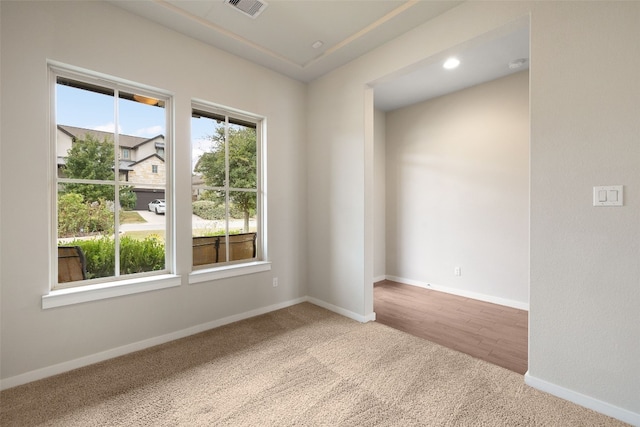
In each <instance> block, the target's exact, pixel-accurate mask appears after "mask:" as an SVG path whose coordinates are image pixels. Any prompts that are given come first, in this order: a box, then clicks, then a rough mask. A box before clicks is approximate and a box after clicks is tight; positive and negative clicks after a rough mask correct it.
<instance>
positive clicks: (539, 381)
mask: <svg viewBox="0 0 640 427" xmlns="http://www.w3.org/2000/svg"><path fill="white" fill-rule="evenodd" d="M116 3H117V2H108V1H97V2H48V1H42V2H35V1H31V2H0V19H1V24H2V25H1V26H0V27H1V30H0V42H1V45H2V49H1V55H2V57H1V67H2V68H1V74H0V79H1V91H2V96H1V97H0V99H1V101H0V102H1V111H2V126H1V138H2V142H1V143H2V146H1V159H0V161H1V168H0V174H1V175H0V180H1V185H2V195H1V213H0V221H1V233H2V239H1V254H2V260H1V275H2V277H1V286H2V301H1V304H2V305H1V318H2V322H1V326H0V328H1V340H2V342H1V346H0V351H1V353H0V358H1V364H0V378H1V380H2V383H1V386H2V387H10V386H12V385H17V384H22V383H25V382H28V381H32V380H35V379H38V378H42V377H44V376H48V375H52V374H56V373H59V372H63V371H65V370H69V369H73V368H76V367H78V366H83V365H86V364H88V363H92V362H95V361H99V360H103V359H105V358H109V357H114V356H116V355H118V354H123V353H126V352H129V351H134V350H137V349H140V348H143V347H145V346H148V345H152V344H155V343H161V342H165V341H167V340H169V339H174V338H175V337H178V336H183V335H186V334H188V333H192V332H193V331H196V330H203V329H206V328H208V327H213V326H215V325H219V324H223V323H225V322H228V321H230V320H232V319H238V318H242V317H246V316H250V315H255V314H256V313H260V312H265V311H270V310H274V309H276V308H279V307H284V306H287V305H289V304H294V303H296V302H298V301H305V300H306V301H311V302H314V303H316V304H319V305H322V306H324V307H327V308H330V309H332V310H335V311H337V312H339V313H342V314H344V315H347V316H350V317H352V318H354V319H358V320H361V321H371V320H373V319H374V318H375V313H374V311H373V282H374V277H377V276H378V275H380V274H383V275H386V274H394V273H388V272H387V271H386V265H385V262H386V261H385V257H384V256H383V257H381V258H380V259H381V260H380V259H379V258H377V257H376V251H377V250H379V248H381V247H383V242H385V241H386V247H387V250H386V252H387V253H390V252H392V251H396V253H403V251H405V246H404V243H403V241H402V240H400V239H397V237H396V235H395V234H394V232H393V230H394V226H395V224H389V223H386V227H384V228H385V230H384V231H383V232H382V233H381V232H379V231H378V229H377V228H376V227H375V225H376V224H379V223H380V222H381V223H382V224H385V220H384V218H383V217H382V215H383V214H384V211H385V209H384V205H383V209H382V210H380V209H377V208H376V207H377V206H378V205H376V201H377V200H378V199H377V197H379V195H380V194H381V193H382V191H381V190H382V189H381V188H380V187H379V186H376V185H374V182H376V177H379V176H380V174H382V173H384V170H385V166H384V164H385V162H384V161H382V162H380V163H378V162H377V160H378V157H377V156H379V155H380V154H384V152H380V151H379V150H374V149H373V147H374V140H375V139H377V138H378V139H381V140H382V141H384V142H385V144H387V145H389V144H392V143H393V139H392V137H393V135H389V134H388V133H382V134H380V132H378V133H376V131H375V130H376V129H379V130H380V129H384V124H385V123H384V121H385V119H386V114H387V113H385V112H383V111H379V110H376V109H375V86H376V84H379V83H380V82H383V81H386V80H389V79H392V78H394V77H397V76H398V75H401V74H404V73H406V72H408V71H410V70H412V69H414V68H415V67H417V66H419V65H421V64H424V63H430V62H433V61H435V60H436V59H440V58H442V57H443V56H445V55H447V54H449V53H452V52H454V51H455V50H456V49H457V48H458V47H459V46H464V45H465V44H468V43H470V41H472V40H475V39H477V38H483V37H486V36H487V34H490V33H492V32H494V31H496V30H497V29H500V28H504V27H505V26H509V25H513V23H514V22H519V21H520V20H523V19H524V20H525V21H526V22H527V23H528V25H529V26H530V27H529V28H530V54H531V68H530V76H529V79H528V80H529V81H528V83H529V88H528V94H529V117H530V120H529V124H528V128H529V150H528V154H529V159H528V162H527V163H528V165H529V172H528V180H527V181H528V189H529V191H528V194H527V195H526V198H527V199H528V201H529V203H528V208H527V209H526V210H525V212H524V213H523V215H524V216H526V218H527V222H528V233H526V237H525V238H526V239H527V242H526V243H525V244H526V247H527V263H526V265H525V266H523V267H522V268H524V274H523V277H525V282H524V283H514V284H513V285H514V286H520V287H524V289H525V292H524V295H526V296H527V297H528V298H527V300H526V301H522V302H524V303H526V304H527V305H528V307H529V322H530V327H529V371H528V373H527V375H526V376H525V378H524V379H523V381H526V382H527V383H528V384H530V385H532V386H534V387H537V388H540V389H542V390H545V391H548V392H552V393H554V394H557V395H559V396H562V397H563V398H565V399H570V400H573V401H576V402H578V403H581V404H582V405H585V406H588V407H591V408H593V409H596V410H598V411H600V412H604V413H608V414H610V415H613V416H615V417H618V418H620V419H624V420H626V421H628V422H631V423H632V424H637V425H640V398H639V396H640V310H639V309H638V308H639V307H640V286H639V283H640V262H639V260H640V221H639V220H638V219H639V218H640V168H639V167H638V161H639V159H640V139H639V138H640V137H639V135H640V79H638V75H637V74H638V69H640V2H637V1H629V2H616V1H593V2H591V1H585V2H582V1H578V2H539V1H513V2H503V1H482V2H476V1H467V2H461V3H456V4H455V7H452V8H450V9H449V10H446V11H444V12H443V13H441V14H439V15H437V16H435V17H433V18H432V19H429V20H427V21H426V22H423V23H420V24H419V25H416V26H415V27H413V28H412V29H410V30H408V31H407V32H405V33H404V34H401V35H399V36H398V37H396V38H395V39H393V40H391V41H389V42H387V43H385V44H384V45H381V46H379V47H377V48H374V49H372V50H370V51H369V52H367V53H366V54H363V55H362V56H360V57H359V58H357V59H355V60H353V61H351V62H349V63H347V64H344V65H343V66H341V67H339V68H336V69H332V70H326V72H324V73H321V74H320V75H318V76H315V77H313V78H311V79H309V80H306V81H305V80H299V79H294V78H292V77H290V76H287V75H284V74H283V73H281V72H279V71H275V70H273V69H269V68H267V67H265V66H264V65H258V64H255V63H252V62H251V61H249V60H247V59H241V58H240V57H238V56H235V55H232V54H230V53H228V52H226V51H223V50H221V49H218V48H214V47H212V46H210V45H208V44H206V43H203V42H202V41H200V40H196V39H193V38H190V37H187V36H185V35H182V34H180V33H178V32H176V31H173V30H170V29H168V28H165V27H164V26H163V25H160V24H158V23H155V22H152V21H149V20H146V19H144V18H141V17H140V16H138V15H137V14H134V13H131V12H129V11H126V10H123V8H122V7H118V6H117V5H116ZM131 3H132V7H137V6H139V4H141V3H145V2H131ZM133 3H135V4H133ZM280 3H286V2H280ZM417 3H422V2H417ZM267 12H268V11H267ZM234 13H235V12H234ZM262 16H267V14H266V13H265V14H263V15H262ZM114 28H117V31H114ZM327 31H329V32H330V31H331V30H330V29H328V30H327ZM295 38H296V34H291V35H288V40H293V39H295ZM231 42H232V43H239V41H238V40H230V43H231ZM337 52H338V53H339V52H340V50H339V49H338V50H337ZM259 55H266V54H265V53H264V52H261V53H259ZM271 59H273V58H271ZM48 61H49V62H50V63H62V64H68V65H70V66H73V67H77V68H78V69H84V70H90V71H93V72H96V73H102V74H106V75H109V76H116V77H118V78H120V79H123V80H125V81H131V82H139V83H141V84H144V85H149V86H151V87H153V88H159V89H162V90H164V91H166V92H165V93H170V94H172V97H173V99H174V101H175V103H174V107H173V117H174V121H175V127H174V128H173V130H172V133H173V134H174V135H175V140H174V141H173V148H172V153H174V152H175V156H173V157H172V158H173V160H174V162H172V167H173V168H174V169H175V178H174V181H173V182H172V183H171V184H170V185H171V186H172V187H171V188H172V191H174V193H173V195H174V196H175V197H174V198H173V199H172V205H171V206H170V208H171V209H173V218H174V219H175V221H174V222H175V235H174V240H173V243H174V246H175V247H176V250H175V259H173V260H172V263H173V265H174V267H175V268H174V270H173V271H174V272H175V273H176V276H177V277H178V279H177V282H178V283H177V284H175V286H171V287H166V288H164V289H159V290H153V291H147V292H136V293H131V294H128V295H122V296H120V297H118V298H106V299H102V300H96V301H93V302H91V303H79V304H72V305H68V306H64V307H58V308H55V309H43V308H42V298H43V296H46V295H48V294H49V293H50V282H51V270H50V268H49V266H50V264H51V257H50V255H51V247H50V245H47V243H46V242H47V241H49V239H50V233H51V212H50V209H49V208H48V205H49V203H48V200H51V182H52V179H51V176H50V174H51V173H53V172H54V171H51V167H50V165H51V161H50V159H51V157H50V156H49V153H48V152H49V149H50V148H49V147H51V145H50V138H49V136H50V134H51V127H50V124H49V123H50V122H49V105H48V103H47V101H46V100H47V99H48V96H49V94H50V93H51V82H50V81H49V79H48V78H47V62H48ZM274 68H275V67H274ZM43 100H44V101H43ZM192 100H206V101H208V102H211V103H215V104H218V105H222V106H228V107H231V108H233V109H234V110H237V111H247V112H251V113H253V114H256V115H260V116H262V117H267V118H268V127H267V135H268V140H267V145H266V151H265V159H266V162H267V165H266V166H267V167H266V178H267V181H266V182H267V189H268V191H267V192H266V195H267V197H268V198H267V200H266V205H265V210H266V212H267V213H268V216H267V217H266V227H267V233H268V235H269V237H270V238H269V239H268V261H269V263H268V269H267V270H265V271H260V272H254V273H253V274H246V275H236V276H233V277H221V278H217V279H211V280H203V281H201V282H198V283H194V284H193V285H187V283H188V282H189V280H190V278H191V276H192V274H191V273H190V272H191V270H192V264H191V256H190V248H191V235H190V226H189V220H188V218H190V216H191V199H192V193H191V179H190V178H191V152H190V147H189V143H188V141H189V138H190V132H189V120H190V117H191V112H192V105H191V101H192ZM396 123H397V122H396ZM394 126H395V125H394ZM429 137H434V135H430V136H429ZM385 139H386V141H385ZM383 146H384V145H383ZM498 155H499V153H496V156H498ZM383 157H384V156H383ZM136 159H138V158H136ZM403 159H404V161H405V162H406V164H412V165H413V166H415V167H416V168H418V167H421V166H422V167H425V166H424V165H425V164H426V162H428V161H429V160H430V158H428V157H415V156H414V157H412V156H408V157H403ZM138 160H139V159H138ZM505 161H507V162H508V158H506V159H505ZM421 162H422V163H421ZM468 165H469V167H471V166H474V167H480V166H481V165H474V164H473V163H468ZM598 185H624V206H622V207H595V206H593V187H594V186H598ZM401 196H407V194H406V193H396V192H393V193H390V194H387V195H386V196H385V197H401ZM416 197H423V198H427V197H429V195H428V194H417V195H416ZM399 209H402V207H400V208H399ZM493 213H494V215H493V217H494V218H496V219H497V220H498V221H499V219H500V218H501V216H502V215H503V214H504V210H503V209H502V206H501V205H500V204H495V208H494V211H493ZM396 214H397V212H396V213H394V215H396ZM467 214H469V215H473V212H467ZM465 232H466V230H464V229H459V230H457V233H459V234H462V235H464V234H465ZM416 234H417V233H416ZM459 237H460V235H456V238H459ZM507 237H508V236H507ZM491 238H492V236H491V234H486V235H480V234H474V235H472V236H470V237H469V240H468V241H467V243H468V244H469V245H472V246H474V247H475V248H478V249H477V250H476V251H473V253H472V255H471V256H475V257H482V256H484V255H486V253H488V252H491V250H490V248H487V247H486V246H484V245H485V243H486V242H487V241H490V240H491ZM455 249H456V248H452V251H454V252H455ZM473 254H475V255H473ZM477 259H478V258H475V259H474V262H475V261H477ZM479 265H483V266H484V267H486V268H492V269H493V270H494V271H495V272H496V274H497V276H499V272H500V271H501V265H500V264H499V263H493V264H491V265H489V264H486V263H485V264H479ZM409 267H410V266H409ZM449 271H450V273H451V274H450V276H452V277H451V278H448V279H447V280H449V282H448V283H447V285H449V286H451V287H458V289H460V290H463V291H467V292H475V293H482V294H491V293H493V294H494V295H493V296H495V297H498V298H499V297H504V295H500V292H499V291H496V290H495V289H491V288H490V287H487V286H484V285H478V284H477V283H475V282H474V281H473V280H470V281H466V282H465V281H463V280H458V279H455V278H454V277H453V265H451V266H450V268H449ZM374 272H375V273H374ZM463 272H464V273H463V276H462V277H463V278H464V279H467V278H469V277H470V276H471V277H473V272H471V271H468V270H465V269H464V268H463ZM400 274H403V275H404V277H407V278H411V277H408V276H410V272H407V270H405V271H404V272H400V273H399V274H396V275H400ZM276 277H277V278H278V280H279V286H278V287H273V286H272V281H273V279H274V278H276ZM414 279H416V280H424V278H420V277H414ZM455 280H458V281H457V282H456V281H455Z"/></svg>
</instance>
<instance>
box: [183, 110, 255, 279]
mask: <svg viewBox="0 0 640 427" xmlns="http://www.w3.org/2000/svg"><path fill="white" fill-rule="evenodd" d="M191 139H192V140H191V154H192V206H193V217H192V218H193V219H192V240H193V266H194V267H195V268H214V267H218V266H223V265H229V264H242V263H246V262H250V261H256V260H260V259H261V258H262V256H263V251H262V241H263V239H262V233H261V231H262V230H261V205H262V203H261V193H260V191H259V189H260V181H261V179H260V178H261V170H260V169H261V168H260V147H261V122H260V120H259V119H258V118H254V117H249V116H245V115H241V114H236V113H230V112H227V111H224V110H219V109H217V108H213V107H210V106H207V105H194V108H193V111H192V121H191Z"/></svg>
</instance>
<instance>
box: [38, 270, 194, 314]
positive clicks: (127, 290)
mask: <svg viewBox="0 0 640 427" xmlns="http://www.w3.org/2000/svg"><path fill="white" fill-rule="evenodd" d="M181 284H182V280H181V278H180V276H177V275H175V274H163V275H161V276H152V277H143V278H136V279H129V280H122V281H118V282H110V283H100V284H97V285H87V286H78V287H76V288H67V289H58V290H54V291H51V292H49V294H47V295H43V296H42V308H43V309H47V308H55V307H62V306H65V305H73V304H80V303H83V302H89V301H97V300H102V299H107V298H114V297H119V296H124V295H131V294H138V293H141V292H148V291H156V290H159V289H166V288H173V287H176V286H180V285H181Z"/></svg>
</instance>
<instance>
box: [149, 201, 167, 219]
mask: <svg viewBox="0 0 640 427" xmlns="http://www.w3.org/2000/svg"><path fill="white" fill-rule="evenodd" d="M148 208H149V211H150V212H155V213H156V215H160V214H164V213H165V210H166V205H165V203H164V199H155V200H154V201H153V202H151V203H149V207H148Z"/></svg>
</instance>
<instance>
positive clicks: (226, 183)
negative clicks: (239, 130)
mask: <svg viewBox="0 0 640 427" xmlns="http://www.w3.org/2000/svg"><path fill="white" fill-rule="evenodd" d="M229 200H230V197H229V116H225V124H224V209H225V232H224V235H225V242H226V244H225V245H224V247H225V260H226V261H227V262H229V259H230V258H229V246H231V245H230V244H229V216H230V215H231V208H230V206H229Z"/></svg>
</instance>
